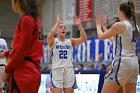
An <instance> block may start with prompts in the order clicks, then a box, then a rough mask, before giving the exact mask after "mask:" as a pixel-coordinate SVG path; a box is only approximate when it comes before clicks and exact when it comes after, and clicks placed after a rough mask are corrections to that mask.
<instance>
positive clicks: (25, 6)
mask: <svg viewBox="0 0 140 93" xmlns="http://www.w3.org/2000/svg"><path fill="white" fill-rule="evenodd" d="M12 8H13V11H14V12H15V13H18V14H19V15H20V19H19V22H18V25H17V27H16V30H15V33H14V37H13V42H12V51H11V52H10V53H9V52H4V53H1V54H0V56H2V55H3V54H4V55H5V56H6V57H9V58H10V60H9V61H8V64H7V66H6V68H5V71H4V72H3V80H4V81H5V82H7V81H8V79H9V81H8V82H9V85H10V87H9V93H38V89H39V86H40V80H41V72H40V62H41V58H42V53H43V49H42V48H43V47H42V41H41V40H39V39H38V38H39V29H40V27H41V25H40V20H39V18H38V11H37V10H38V9H37V3H36V2H35V0H12Z"/></svg>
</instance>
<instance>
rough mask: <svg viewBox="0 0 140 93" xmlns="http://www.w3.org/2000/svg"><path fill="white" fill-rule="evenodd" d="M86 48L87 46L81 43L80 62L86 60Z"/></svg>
mask: <svg viewBox="0 0 140 93" xmlns="http://www.w3.org/2000/svg"><path fill="white" fill-rule="evenodd" d="M86 48H87V47H86V44H85V43H83V44H82V62H84V61H86V50H87V49H86Z"/></svg>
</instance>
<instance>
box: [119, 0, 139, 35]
mask: <svg viewBox="0 0 140 93" xmlns="http://www.w3.org/2000/svg"><path fill="white" fill-rule="evenodd" d="M119 9H120V10H121V11H123V12H124V13H125V16H126V17H127V18H128V19H129V20H130V21H133V25H134V28H135V33H136V34H137V36H138V28H137V25H136V14H135V5H134V3H133V1H131V0H129V1H128V2H126V3H122V4H120V6H119Z"/></svg>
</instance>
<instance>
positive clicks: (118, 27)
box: [96, 18, 126, 40]
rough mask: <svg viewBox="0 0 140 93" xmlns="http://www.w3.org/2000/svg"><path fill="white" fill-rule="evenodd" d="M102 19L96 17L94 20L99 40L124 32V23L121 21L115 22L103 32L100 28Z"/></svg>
mask: <svg viewBox="0 0 140 93" xmlns="http://www.w3.org/2000/svg"><path fill="white" fill-rule="evenodd" d="M101 26H102V20H101V19H100V18H98V19H97V20H96V28H97V34H98V38H99V39H100V40H105V39H108V38H111V37H113V36H116V35H119V34H122V33H124V31H125V30H126V28H125V24H124V23H122V22H116V23H114V24H113V25H112V26H111V28H110V29H108V30H107V31H105V32H103V30H102V28H101Z"/></svg>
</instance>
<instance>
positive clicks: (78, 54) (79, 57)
mask: <svg viewBox="0 0 140 93" xmlns="http://www.w3.org/2000/svg"><path fill="white" fill-rule="evenodd" d="M81 47H82V45H79V46H78V47H77V48H78V51H77V59H78V61H81Z"/></svg>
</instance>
